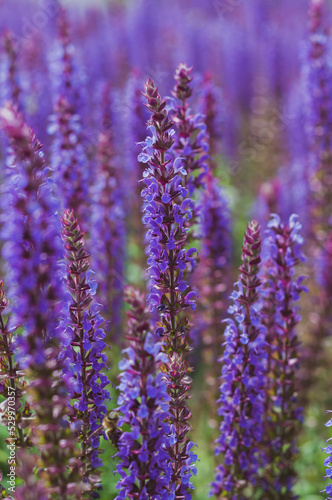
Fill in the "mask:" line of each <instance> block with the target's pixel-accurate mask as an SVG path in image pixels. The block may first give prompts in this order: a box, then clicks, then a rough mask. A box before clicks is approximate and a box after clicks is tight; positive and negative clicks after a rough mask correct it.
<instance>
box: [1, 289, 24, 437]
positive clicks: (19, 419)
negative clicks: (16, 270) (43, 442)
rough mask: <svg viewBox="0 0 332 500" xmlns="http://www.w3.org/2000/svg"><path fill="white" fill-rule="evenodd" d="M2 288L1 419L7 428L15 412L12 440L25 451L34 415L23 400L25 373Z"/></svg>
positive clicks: (14, 329)
mask: <svg viewBox="0 0 332 500" xmlns="http://www.w3.org/2000/svg"><path fill="white" fill-rule="evenodd" d="M3 284H4V282H3V280H2V281H0V395H1V396H3V397H4V398H5V399H4V404H3V405H1V406H0V419H1V421H2V422H7V425H8V416H9V415H8V410H11V411H12V412H14V415H13V414H12V415H11V421H10V425H9V427H10V428H11V429H12V430H13V431H14V432H11V438H13V439H15V444H16V446H20V447H25V446H29V445H31V441H30V439H29V429H28V423H27V420H28V419H29V417H31V414H32V412H31V408H30V406H29V404H28V403H27V402H23V400H22V396H23V394H25V390H26V385H27V384H26V381H25V380H24V372H23V371H22V370H20V368H19V365H18V363H17V362H15V358H14V353H15V347H14V340H15V335H16V334H17V327H15V326H14V327H12V326H11V318H10V317H7V319H6V316H5V315H6V312H5V311H6V309H7V307H8V299H7V297H6V295H5V292H4V291H3ZM8 398H9V399H11V400H12V401H13V400H14V399H15V404H14V405H12V407H10V408H9V406H8V404H7V402H8Z"/></svg>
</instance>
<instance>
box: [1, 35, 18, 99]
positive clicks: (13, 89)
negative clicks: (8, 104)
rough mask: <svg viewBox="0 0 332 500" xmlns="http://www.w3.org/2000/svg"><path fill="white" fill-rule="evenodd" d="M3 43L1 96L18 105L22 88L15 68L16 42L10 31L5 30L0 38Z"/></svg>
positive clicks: (16, 63)
mask: <svg viewBox="0 0 332 500" xmlns="http://www.w3.org/2000/svg"><path fill="white" fill-rule="evenodd" d="M1 42H2V43H3V51H4V53H5V57H3V61H1V62H2V64H1V66H3V67H2V68H1V70H0V71H1V73H2V76H3V78H4V82H1V83H3V90H2V92H1V94H2V93H3V95H2V96H1V97H2V98H3V101H4V102H5V101H7V100H10V101H12V102H13V103H14V104H15V105H16V106H19V103H20V97H21V94H22V89H21V87H20V82H19V79H18V74H17V69H18V49H17V42H16V41H15V38H14V36H13V34H12V33H11V32H10V31H6V32H5V33H4V35H3V37H2V39H1Z"/></svg>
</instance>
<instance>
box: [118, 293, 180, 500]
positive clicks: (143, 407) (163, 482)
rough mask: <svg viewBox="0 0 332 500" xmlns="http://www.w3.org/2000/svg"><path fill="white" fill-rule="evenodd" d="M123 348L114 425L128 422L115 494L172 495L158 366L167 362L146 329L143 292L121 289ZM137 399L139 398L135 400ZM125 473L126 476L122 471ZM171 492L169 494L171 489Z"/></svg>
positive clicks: (122, 437)
mask: <svg viewBox="0 0 332 500" xmlns="http://www.w3.org/2000/svg"><path fill="white" fill-rule="evenodd" d="M126 301H127V303H128V304H129V305H130V306H131V310H130V311H129V312H128V317H129V319H128V333H127V336H126V338H127V339H128V342H129V347H128V348H127V349H124V350H123V351H122V353H123V360H122V361H121V363H120V366H119V367H120V369H121V370H122V372H121V374H120V376H119V378H120V385H119V387H118V389H119V390H120V395H119V398H118V411H119V412H121V413H123V417H120V420H119V424H120V423H121V425H124V424H128V425H129V426H130V430H128V431H123V432H122V433H121V435H120V437H119V439H118V444H117V446H118V450H119V451H118V454H117V456H118V458H119V463H118V465H117V472H118V473H119V474H120V476H121V479H120V481H119V482H118V484H117V488H118V496H117V497H116V498H117V499H121V498H127V497H128V496H129V497H131V496H136V497H137V498H152V497H153V498H156V499H160V500H161V499H165V500H166V499H171V498H174V490H175V486H174V485H172V480H171V477H172V465H171V459H170V456H169V453H168V446H169V434H170V425H169V423H168V421H169V419H170V415H169V411H168V404H169V399H170V398H169V396H168V394H167V386H166V380H165V377H164V376H163V373H162V372H161V371H160V367H161V364H162V363H166V362H167V357H166V355H165V354H164V353H163V352H162V349H161V348H162V344H161V343H160V342H159V341H158V340H157V339H156V338H155V337H154V336H153V335H152V334H151V333H150V326H151V325H150V317H149V312H148V309H147V306H146V301H145V297H144V295H141V294H140V293H139V292H138V291H136V290H134V289H133V288H131V287H128V288H127V289H126ZM138 400H139V401H140V403H138ZM127 472H129V475H128V474H127ZM172 492H173V494H172Z"/></svg>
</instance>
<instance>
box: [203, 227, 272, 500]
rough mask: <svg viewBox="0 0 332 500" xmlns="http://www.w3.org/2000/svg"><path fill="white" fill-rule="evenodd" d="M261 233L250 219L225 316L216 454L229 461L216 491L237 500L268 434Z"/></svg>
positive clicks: (254, 472) (253, 474)
mask: <svg viewBox="0 0 332 500" xmlns="http://www.w3.org/2000/svg"><path fill="white" fill-rule="evenodd" d="M260 251H261V236H260V227H259V225H258V223H257V221H255V220H253V221H252V222H250V223H249V225H248V227H247V229H246V233H245V236H244V242H243V253H242V265H241V267H240V272H241V274H240V278H239V282H238V283H237V287H238V290H236V291H234V292H233V294H232V296H231V297H232V298H233V300H234V305H233V306H231V307H230V308H229V312H230V313H232V315H233V316H234V320H233V319H228V320H226V322H227V327H226V330H225V346H224V352H223V356H222V358H221V362H222V375H221V385H220V398H219V400H218V402H217V403H218V404H219V415H220V416H221V419H222V420H221V425H220V436H219V438H218V440H217V442H216V445H217V446H216V454H220V453H222V454H223V456H224V463H223V464H222V465H219V466H218V467H217V469H216V471H215V480H214V482H213V483H212V491H211V494H214V495H217V496H218V495H223V496H226V495H227V496H228V498H230V499H232V500H240V499H243V498H246V497H245V496H244V491H245V490H246V489H247V488H248V486H250V485H251V486H253V485H255V484H256V481H257V476H258V470H259V467H260V466H261V465H262V464H263V463H264V456H263V453H262V452H261V449H260V446H259V443H260V441H261V440H262V437H263V432H264V424H263V416H264V402H265V392H264V384H265V372H266V361H267V360H266V358H267V353H266V349H265V328H264V327H262V325H261V324H260V319H259V310H258V300H259V293H258V290H259V286H260V283H261V282H260V280H259V278H258V276H257V275H258V273H259V266H260V262H261V258H260Z"/></svg>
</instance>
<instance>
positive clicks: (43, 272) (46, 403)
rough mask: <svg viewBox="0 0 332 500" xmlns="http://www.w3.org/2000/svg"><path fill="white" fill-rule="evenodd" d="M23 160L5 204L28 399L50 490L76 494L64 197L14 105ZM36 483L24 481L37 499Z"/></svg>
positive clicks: (14, 131) (10, 116)
mask: <svg viewBox="0 0 332 500" xmlns="http://www.w3.org/2000/svg"><path fill="white" fill-rule="evenodd" d="M0 122H1V127H2V128H3V129H4V130H5V132H6V133H7V135H8V137H9V139H10V144H11V147H12V149H13V151H14V155H15V163H14V165H13V166H12V167H11V170H8V171H7V179H6V186H5V192H4V194H3V199H2V202H3V204H4V205H3V206H5V207H6V211H7V212H8V214H9V216H8V218H6V222H5V225H4V230H3V236H4V238H5V240H6V241H5V244H4V247H3V257H4V259H5V261H6V262H7V266H8V273H7V280H8V286H9V292H10V296H11V297H12V299H11V300H12V303H11V311H12V314H13V321H14V323H15V324H17V325H21V326H22V328H23V332H22V334H21V335H20V336H18V337H17V351H16V354H17V359H18V362H19V363H20V366H21V367H23V368H25V369H26V377H27V379H28V380H29V384H28V386H27V401H28V403H29V404H30V405H31V406H32V407H33V408H34V411H35V421H34V424H33V426H32V432H31V441H32V444H33V445H34V446H36V448H37V449H38V450H39V451H40V457H39V460H38V463H37V468H38V466H39V468H41V469H42V473H41V476H40V479H41V482H42V484H43V485H45V488H47V491H48V493H49V495H51V496H54V497H55V496H61V498H65V499H67V498H70V496H71V495H73V494H77V495H79V494H80V493H81V491H82V486H81V477H80V472H79V461H78V459H77V457H76V446H75V441H74V439H73V436H72V433H71V430H70V428H69V425H68V421H67V415H68V393H69V387H70V385H71V378H70V377H67V376H64V377H61V374H62V370H63V368H64V364H63V363H62V362H61V360H60V359H59V354H60V351H61V347H60V346H61V344H62V342H63V340H64V339H63V336H62V334H63V332H62V331H61V329H59V328H57V326H58V318H59V317H60V315H61V301H62V300H63V297H64V294H63V289H62V286H61V278H60V272H59V265H58V262H59V258H60V257H61V256H62V245H61V239H60V232H59V227H58V219H57V217H56V216H55V214H54V212H55V209H56V202H55V200H54V199H53V197H52V193H51V185H50V183H49V182H47V181H46V179H45V171H44V170H45V161H44V158H43V155H42V152H41V145H40V143H39V142H38V141H37V140H36V139H35V137H34V135H33V132H32V131H31V130H30V129H29V127H28V126H27V125H26V124H25V122H24V120H23V118H22V116H21V115H20V114H19V113H18V112H17V111H16V109H15V108H14V107H12V106H11V105H8V106H7V107H6V108H3V109H2V110H1V114H0ZM29 485H30V486H31V483H28V484H25V485H23V486H22V487H20V491H21V492H23V493H22V496H23V497H25V498H29V495H30V496H31V494H32V491H31V488H33V486H31V488H30V486H29Z"/></svg>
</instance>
